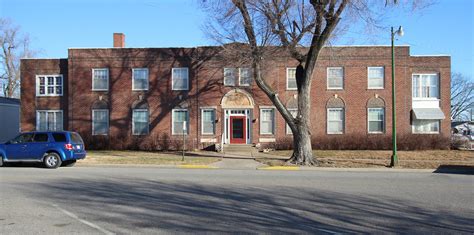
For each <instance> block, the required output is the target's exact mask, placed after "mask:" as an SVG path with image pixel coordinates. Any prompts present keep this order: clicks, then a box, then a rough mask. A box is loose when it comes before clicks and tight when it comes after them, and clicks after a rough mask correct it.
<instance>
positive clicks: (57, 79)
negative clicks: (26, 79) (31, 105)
mask: <svg viewBox="0 0 474 235" xmlns="http://www.w3.org/2000/svg"><path fill="white" fill-rule="evenodd" d="M62 95H63V75H61V74H57V75H37V76H36V96H62Z"/></svg>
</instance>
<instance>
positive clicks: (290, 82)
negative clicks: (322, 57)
mask: <svg viewBox="0 0 474 235" xmlns="http://www.w3.org/2000/svg"><path fill="white" fill-rule="evenodd" d="M286 89H287V90H297V89H298V87H297V86H296V68H286Z"/></svg>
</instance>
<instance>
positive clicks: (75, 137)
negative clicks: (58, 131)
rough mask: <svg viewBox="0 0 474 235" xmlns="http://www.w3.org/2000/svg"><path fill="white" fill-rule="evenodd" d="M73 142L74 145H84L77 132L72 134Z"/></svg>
mask: <svg viewBox="0 0 474 235" xmlns="http://www.w3.org/2000/svg"><path fill="white" fill-rule="evenodd" d="M71 140H72V142H73V143H74V144H84V141H82V138H81V136H80V135H79V134H77V133H75V132H71Z"/></svg>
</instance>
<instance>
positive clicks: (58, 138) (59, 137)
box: [53, 133, 66, 142]
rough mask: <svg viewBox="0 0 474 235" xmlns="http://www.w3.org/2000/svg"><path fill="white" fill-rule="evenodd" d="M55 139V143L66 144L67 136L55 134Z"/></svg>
mask: <svg viewBox="0 0 474 235" xmlns="http://www.w3.org/2000/svg"><path fill="white" fill-rule="evenodd" d="M53 139H54V141H55V142H66V135H65V134H63V133H53Z"/></svg>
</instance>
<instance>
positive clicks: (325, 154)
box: [257, 150, 474, 169]
mask: <svg viewBox="0 0 474 235" xmlns="http://www.w3.org/2000/svg"><path fill="white" fill-rule="evenodd" d="M291 153H292V152H291V151H274V152H271V153H269V154H260V155H259V159H257V160H258V161H260V162H262V163H265V164H268V165H272V166H275V165H286V162H285V159H288V158H289V156H290V155H291ZM314 155H315V156H316V157H317V159H318V162H319V164H318V166H321V167H354V168H358V167H359V168H361V167H387V166H388V165H389V164H390V157H391V155H392V152H391V151H374V150H356V151H351V150H345V151H334V150H316V151H314ZM398 157H399V161H400V167H402V168H417V169H434V168H438V167H439V166H441V165H460V166H474V152H473V151H457V150H429V151H399V152H398Z"/></svg>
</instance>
